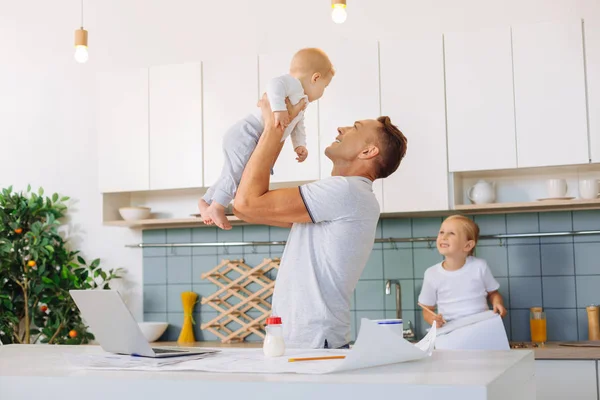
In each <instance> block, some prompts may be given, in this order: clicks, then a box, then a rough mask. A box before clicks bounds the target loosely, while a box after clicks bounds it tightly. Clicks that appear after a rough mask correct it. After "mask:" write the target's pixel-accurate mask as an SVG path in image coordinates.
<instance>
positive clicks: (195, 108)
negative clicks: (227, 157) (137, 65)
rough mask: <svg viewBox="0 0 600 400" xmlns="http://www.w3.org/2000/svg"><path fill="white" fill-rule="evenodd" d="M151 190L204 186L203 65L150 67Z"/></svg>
mask: <svg viewBox="0 0 600 400" xmlns="http://www.w3.org/2000/svg"><path fill="white" fill-rule="evenodd" d="M149 82H150V83H149V85H150V86H149V92H150V100H149V110H150V111H149V113H150V189H151V190H164V189H183V188H192V187H201V186H202V65H201V64H199V63H190V64H176V65H161V66H156V67H151V68H150V79H149Z"/></svg>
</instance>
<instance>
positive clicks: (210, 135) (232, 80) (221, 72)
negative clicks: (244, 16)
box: [203, 55, 258, 187]
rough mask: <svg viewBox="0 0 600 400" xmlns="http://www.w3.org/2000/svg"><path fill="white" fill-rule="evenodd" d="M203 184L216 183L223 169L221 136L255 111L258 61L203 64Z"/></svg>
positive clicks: (245, 57)
mask: <svg viewBox="0 0 600 400" xmlns="http://www.w3.org/2000/svg"><path fill="white" fill-rule="evenodd" d="M203 76H204V82H203V86H204V185H205V186H207V187H208V186H210V185H212V184H214V183H215V181H216V180H217V179H218V177H219V175H220V174H221V169H222V167H223V161H224V158H223V143H222V141H223V136H224V135H225V133H226V132H227V130H228V129H229V128H230V127H231V126H232V125H233V124H234V123H235V122H237V121H238V120H240V119H242V118H245V117H246V116H248V115H249V114H250V113H251V112H252V110H254V109H255V108H256V101H257V99H258V60H257V57H256V55H240V56H238V57H235V58H233V57H232V58H229V59H227V58H224V59H220V60H219V61H205V62H203Z"/></svg>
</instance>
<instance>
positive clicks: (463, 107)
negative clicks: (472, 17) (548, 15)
mask: <svg viewBox="0 0 600 400" xmlns="http://www.w3.org/2000/svg"><path fill="white" fill-rule="evenodd" d="M444 50H445V68H446V101H447V113H448V122H447V124H448V167H449V170H450V171H451V172H457V171H477V170H490V169H508V168H516V167H517V148H516V139H515V110H514V97H513V74H512V52H511V38H510V28H509V27H506V28H500V29H489V30H484V31H480V32H469V33H464V32H461V33H448V34H444ZM436 82H437V81H436Z"/></svg>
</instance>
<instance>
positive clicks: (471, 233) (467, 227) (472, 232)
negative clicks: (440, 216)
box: [444, 215, 479, 256]
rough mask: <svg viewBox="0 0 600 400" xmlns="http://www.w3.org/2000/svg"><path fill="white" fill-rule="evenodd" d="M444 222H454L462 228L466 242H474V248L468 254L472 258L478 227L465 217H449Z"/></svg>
mask: <svg viewBox="0 0 600 400" xmlns="http://www.w3.org/2000/svg"><path fill="white" fill-rule="evenodd" d="M446 221H456V222H458V223H459V224H460V226H461V227H462V230H463V232H464V234H465V236H466V237H467V240H472V241H473V242H475V246H473V248H472V249H471V251H470V252H469V255H470V256H472V255H473V254H475V247H476V246H477V242H478V241H479V226H478V225H477V224H476V223H475V221H473V220H472V219H471V218H468V217H465V216H464V215H451V216H449V217H448V218H446V219H445V220H444V222H446Z"/></svg>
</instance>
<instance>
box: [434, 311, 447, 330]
mask: <svg viewBox="0 0 600 400" xmlns="http://www.w3.org/2000/svg"><path fill="white" fill-rule="evenodd" d="M433 320H434V321H435V327H436V328H441V327H442V326H444V324H445V323H446V321H444V317H443V316H442V314H438V315H437V316H436V317H435V318H434V319H433ZM432 325H433V324H432Z"/></svg>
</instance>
